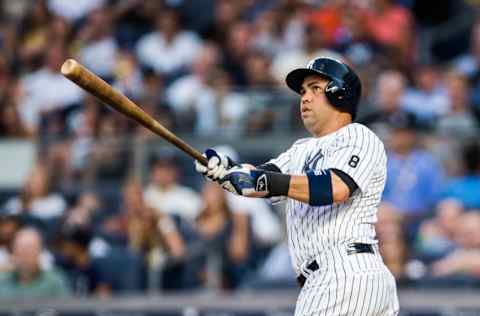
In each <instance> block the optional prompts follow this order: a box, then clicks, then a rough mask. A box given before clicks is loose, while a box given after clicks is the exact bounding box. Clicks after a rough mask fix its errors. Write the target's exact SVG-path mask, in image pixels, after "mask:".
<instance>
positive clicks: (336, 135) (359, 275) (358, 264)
mask: <svg viewBox="0 0 480 316" xmlns="http://www.w3.org/2000/svg"><path fill="white" fill-rule="evenodd" d="M286 83H287V85H288V87H290V88H291V89H292V90H293V91H295V92H297V93H298V94H300V109H301V117H302V120H303V123H304V126H305V128H306V129H307V130H308V131H309V132H310V134H311V135H312V137H310V138H305V139H300V140H298V141H297V142H295V143H294V144H293V145H292V146H291V147H290V148H289V149H288V150H287V151H285V152H284V153H282V154H280V155H279V156H278V157H277V158H274V159H271V160H270V161H268V162H266V163H265V164H262V165H260V166H256V167H254V166H252V165H249V164H242V165H239V164H237V163H236V162H234V161H232V160H231V159H230V158H228V157H226V156H223V155H220V154H218V153H217V152H216V151H214V150H211V149H209V150H207V151H206V152H205V155H206V157H207V159H208V166H206V167H204V166H202V165H201V164H199V163H198V162H196V163H195V165H196V170H197V171H198V172H200V173H202V174H203V175H205V176H206V177H207V178H208V179H210V180H214V181H217V182H218V183H219V184H220V185H221V186H222V187H223V188H224V189H226V190H228V191H230V192H233V193H235V194H238V195H243V196H248V197H262V198H272V199H278V198H279V197H284V198H287V207H286V217H287V233H288V245H289V250H290V255H291V258H292V262H293V268H294V270H295V272H296V274H297V276H298V277H297V279H298V281H299V283H300V285H301V286H302V289H301V292H300V295H299V297H298V300H297V304H296V309H295V316H306V315H355V316H359V315H397V314H398V309H399V306H398V299H397V294H396V285H395V280H394V278H393V276H392V274H391V273H390V272H389V271H388V269H387V268H386V266H385V265H384V263H383V260H382V258H381V256H380V254H379V251H378V244H377V240H376V238H375V228H374V224H375V222H376V219H377V216H376V213H377V207H378V204H379V203H380V199H381V196H382V192H383V188H384V185H385V178H386V161H387V157H386V154H385V149H384V146H383V143H382V142H381V140H380V139H379V138H378V137H377V136H376V135H375V134H374V133H373V132H372V131H371V130H369V129H368V128H367V127H365V126H364V125H361V124H358V123H353V120H354V119H355V115H356V109H357V105H358V102H359V99H360V95H361V83H360V80H359V78H358V76H357V75H356V74H355V72H354V71H353V70H352V69H351V68H350V67H349V66H347V65H346V64H345V63H343V62H341V61H339V60H336V59H332V58H327V57H319V58H316V59H314V60H312V61H310V62H309V63H308V65H307V67H306V68H299V69H295V70H293V71H292V72H290V73H289V74H288V75H287V77H286Z"/></svg>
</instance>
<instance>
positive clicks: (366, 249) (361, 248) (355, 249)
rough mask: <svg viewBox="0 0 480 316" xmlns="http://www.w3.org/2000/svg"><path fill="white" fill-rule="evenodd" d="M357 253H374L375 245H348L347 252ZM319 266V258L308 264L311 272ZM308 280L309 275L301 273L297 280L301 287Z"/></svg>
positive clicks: (349, 253) (350, 253)
mask: <svg viewBox="0 0 480 316" xmlns="http://www.w3.org/2000/svg"><path fill="white" fill-rule="evenodd" d="M356 253H374V251H373V246H372V245H370V244H362V243H352V244H349V245H348V247H347V254H348V255H353V254H356ZM319 268H320V266H319V265H318V263H317V260H313V261H312V262H310V263H309V264H308V266H307V270H309V271H310V272H314V271H317V270H318V269H319ZM306 281H307V277H306V276H305V275H303V274H300V275H299V276H298V277H297V282H298V284H299V285H300V287H303V285H304V284H305V282H306Z"/></svg>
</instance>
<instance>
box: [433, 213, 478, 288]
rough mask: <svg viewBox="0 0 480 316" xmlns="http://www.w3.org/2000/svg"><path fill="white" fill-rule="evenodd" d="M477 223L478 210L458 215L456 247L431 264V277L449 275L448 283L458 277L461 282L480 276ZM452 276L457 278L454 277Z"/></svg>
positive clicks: (470, 281) (471, 280) (467, 282)
mask: <svg viewBox="0 0 480 316" xmlns="http://www.w3.org/2000/svg"><path fill="white" fill-rule="evenodd" d="M479 225H480V213H479V212H468V213H465V214H464V215H462V216H461V217H460V219H459V220H458V225H457V227H456V229H455V231H456V234H455V241H456V242H457V244H458V248H457V249H456V250H455V251H453V252H451V253H450V254H449V255H448V256H446V257H445V258H443V259H440V260H438V261H436V262H434V263H433V264H432V265H431V275H432V276H433V277H437V278H443V277H450V278H451V279H447V281H449V282H450V283H453V281H454V280H458V279H459V281H460V282H462V283H463V284H471V283H472V282H478V278H479V277H480V251H479V250H480V230H479V229H478V227H479ZM454 277H457V278H458V279H454ZM447 284H448V283H447Z"/></svg>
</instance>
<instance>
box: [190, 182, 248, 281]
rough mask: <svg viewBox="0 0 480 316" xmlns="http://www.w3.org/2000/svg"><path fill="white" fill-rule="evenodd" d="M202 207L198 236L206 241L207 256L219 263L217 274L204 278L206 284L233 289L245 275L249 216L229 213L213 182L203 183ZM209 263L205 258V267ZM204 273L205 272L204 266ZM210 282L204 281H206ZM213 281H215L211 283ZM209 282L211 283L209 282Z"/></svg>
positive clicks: (224, 194) (218, 189)
mask: <svg viewBox="0 0 480 316" xmlns="http://www.w3.org/2000/svg"><path fill="white" fill-rule="evenodd" d="M202 197H203V202H204V208H203V209H202V211H201V212H200V214H199V215H198V217H197V220H196V228H197V230H198V232H199V233H200V236H201V237H202V238H204V239H205V240H206V241H207V242H208V244H207V245H208V246H207V247H208V248H207V256H217V257H220V258H221V260H222V264H221V271H217V273H219V274H220V276H219V275H208V273H207V276H206V277H207V280H206V284H207V285H212V284H214V283H216V282H218V281H219V283H220V284H217V285H219V286H220V287H221V288H226V289H232V288H235V287H237V286H238V285H239V284H240V282H241V281H242V279H243V278H244V277H245V275H246V273H247V272H248V268H249V266H248V264H249V259H250V255H251V253H250V251H251V236H250V234H251V233H250V223H249V216H248V215H247V214H245V213H244V214H242V213H240V212H237V213H233V212H232V210H231V209H230V206H229V204H228V201H227V199H226V193H225V192H223V190H222V188H221V187H220V186H219V185H218V184H216V183H213V182H212V183H206V184H205V185H204V187H203V190H202ZM208 264H209V260H208V259H207V265H208ZM206 268H207V271H208V269H209V268H208V267H206ZM209 277H210V278H211V279H208V278H209ZM214 278H217V280H215V279H214ZM212 279H213V280H212Z"/></svg>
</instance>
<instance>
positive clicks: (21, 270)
mask: <svg viewBox="0 0 480 316" xmlns="http://www.w3.org/2000/svg"><path fill="white" fill-rule="evenodd" d="M42 249H43V244H42V238H41V236H40V234H39V233H38V232H37V231H36V230H34V229H32V228H25V229H22V230H20V231H19V232H18V233H17V234H16V235H15V239H14V240H13V245H12V256H13V266H14V270H13V271H12V272H4V273H1V274H0V297H3V298H20V297H23V298H35V297H37V298H38V297H44V298H46V297H49V298H52V297H64V296H67V295H69V292H70V291H69V290H68V287H67V283H66V280H65V279H64V277H63V275H62V274H61V273H60V272H58V271H55V270H48V271H47V270H43V269H42V268H41V265H40V254H41V253H42Z"/></svg>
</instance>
